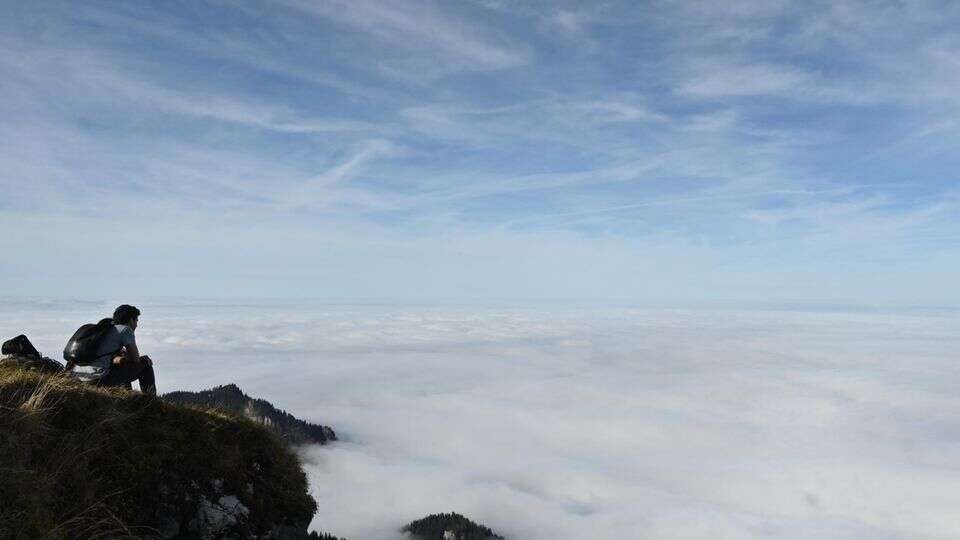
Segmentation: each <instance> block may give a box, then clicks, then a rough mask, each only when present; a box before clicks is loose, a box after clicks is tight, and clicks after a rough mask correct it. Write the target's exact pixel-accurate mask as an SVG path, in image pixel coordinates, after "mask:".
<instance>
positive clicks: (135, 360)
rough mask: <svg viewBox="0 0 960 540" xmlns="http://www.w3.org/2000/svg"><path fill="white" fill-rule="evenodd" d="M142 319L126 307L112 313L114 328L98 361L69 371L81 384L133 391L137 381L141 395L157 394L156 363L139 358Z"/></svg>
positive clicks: (101, 346) (103, 341) (102, 344)
mask: <svg viewBox="0 0 960 540" xmlns="http://www.w3.org/2000/svg"><path fill="white" fill-rule="evenodd" d="M139 319H140V310H139V309H137V308H136V307H134V306H130V305H127V304H124V305H122V306H119V307H118V308H117V309H116V310H115V311H114V312H113V326H111V327H110V328H109V329H108V330H107V333H106V334H105V335H104V336H103V338H102V339H101V341H100V343H99V346H98V347H97V357H96V360H94V361H93V362H92V363H90V364H89V365H84V366H70V367H69V371H70V372H71V373H72V374H73V376H75V377H77V378H78V379H80V380H83V381H86V382H90V383H93V384H96V385H98V386H123V387H126V388H131V384H130V383H132V382H133V381H138V382H139V384H140V391H141V392H143V393H146V394H154V395H156V393H157V385H156V377H155V375H154V372H153V361H152V360H150V357H149V356H140V350H139V349H138V348H137V340H136V337H135V335H134V331H135V330H136V329H137V324H138V323H139Z"/></svg>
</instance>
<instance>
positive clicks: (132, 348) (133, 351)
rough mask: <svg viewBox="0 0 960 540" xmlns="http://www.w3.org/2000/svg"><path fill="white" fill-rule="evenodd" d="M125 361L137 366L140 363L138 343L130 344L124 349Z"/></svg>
mask: <svg viewBox="0 0 960 540" xmlns="http://www.w3.org/2000/svg"><path fill="white" fill-rule="evenodd" d="M123 361H124V362H130V363H131V364H136V363H137V362H139V361H140V350H139V349H137V344H136V343H130V344H129V345H126V346H125V347H124V348H123Z"/></svg>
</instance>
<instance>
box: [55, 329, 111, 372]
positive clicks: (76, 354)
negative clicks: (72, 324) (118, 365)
mask: <svg viewBox="0 0 960 540" xmlns="http://www.w3.org/2000/svg"><path fill="white" fill-rule="evenodd" d="M111 328H113V319H101V320H100V322H98V323H97V324H85V325H83V326H81V327H80V328H78V329H77V331H76V332H74V333H73V337H71V338H70V341H67V346H66V347H64V349H63V359H64V360H66V361H67V364H68V365H75V366H88V365H90V364H92V363H93V361H94V360H96V359H97V358H103V357H104V356H107V355H108V354H109V355H110V356H113V355H115V354H117V353H118V352H120V351H121V350H122V349H123V348H122V347H121V348H120V349H117V350H115V351H113V352H110V353H102V354H97V351H98V350H100V342H102V341H103V337H104V336H106V335H107V332H108V331H109V330H110V329H111Z"/></svg>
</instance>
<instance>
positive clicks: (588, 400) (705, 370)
mask: <svg viewBox="0 0 960 540" xmlns="http://www.w3.org/2000/svg"><path fill="white" fill-rule="evenodd" d="M116 303H119V302H100V301H96V302H85V301H64V300H5V301H4V302H2V303H0V337H2V338H3V339H7V338H9V337H12V336H13V335H16V334H18V333H21V332H24V333H27V334H28V336H29V337H30V338H31V339H32V340H33V342H34V343H35V344H36V345H37V347H38V348H39V349H40V350H41V351H42V352H44V353H46V354H47V355H49V356H53V357H57V356H59V351H60V350H62V347H63V345H64V342H65V340H66V338H67V337H68V336H69V335H70V333H71V332H72V331H73V330H74V329H75V328H76V327H77V326H78V325H79V324H80V323H82V322H85V321H88V320H95V319H97V318H99V317H100V316H105V315H109V312H111V311H112V308H113V307H114V306H115V305H116ZM138 305H140V307H141V308H142V309H143V312H144V314H143V316H142V318H141V325H140V329H138V330H137V335H138V342H139V343H140V348H141V351H142V352H143V353H145V354H150V356H151V357H152V358H154V360H155V363H156V366H157V369H158V384H159V386H160V390H161V391H170V390H174V389H188V390H196V389H202V388H209V387H211V386H215V385H218V384H225V383H229V382H235V383H237V384H239V385H240V387H241V388H243V389H244V391H246V392H247V393H248V394H251V395H253V396H257V397H263V398H265V399H268V400H270V401H271V402H273V403H274V404H275V405H277V406H278V407H281V408H283V409H286V410H288V411H290V412H292V413H293V414H295V415H297V416H299V417H301V418H304V419H307V420H311V421H315V422H321V423H324V424H328V425H331V426H332V427H334V429H336V431H337V433H338V435H339V436H340V437H341V439H342V440H341V441H339V442H336V443H333V444H331V445H328V446H323V447H311V448H306V449H304V450H303V451H302V456H303V459H304V462H305V466H306V470H307V473H308V475H309V478H310V482H311V489H312V492H313V494H314V496H315V497H316V498H317V501H318V503H319V511H318V512H317V515H316V518H315V520H314V523H313V527H314V528H317V529H320V530H325V531H328V532H332V533H334V534H337V535H340V536H345V537H347V538H349V539H351V540H360V539H363V540H377V539H384V540H387V539H399V538H403V536H402V535H401V534H400V533H399V532H397V530H398V528H399V527H400V526H402V525H403V524H405V523H407V522H409V521H411V520H413V519H416V518H419V517H422V516H424V515H426V514H429V513H435V512H444V511H456V512H460V513H463V514H465V515H467V516H468V517H471V518H473V519H475V520H477V521H479V522H482V523H484V524H486V525H488V526H490V527H491V528H493V529H495V530H496V531H498V532H500V533H501V534H504V535H506V536H508V537H509V538H514V539H525V540H557V539H590V538H598V539H600V538H603V539H607V538H609V539H620V538H630V539H634V538H651V539H662V538H667V539H670V538H714V539H716V538H758V537H760V538H767V537H769V538H796V539H807V538H872V539H884V538H890V539H893V538H931V539H932V538H956V537H960V512H957V508H960V392H958V391H957V389H958V387H960V370H958V365H957V360H960V353H958V351H960V312H956V311H949V310H940V311H931V310H910V311H880V310H860V311H855V310H847V311H836V310H835V311H826V310H824V311H810V310H756V309H754V310H737V309H712V310H705V309H703V310H666V309H657V310H654V309H627V308H611V307H608V308H572V307H564V308H558V307H535V308H534V307H531V308H521V307H473V308H456V307H421V306H373V305H368V306H338V305H322V304H312V305H311V304H303V303H279V302H272V303H266V302H231V303H222V302H220V303H218V302H200V301H186V300H180V301H162V302H138Z"/></svg>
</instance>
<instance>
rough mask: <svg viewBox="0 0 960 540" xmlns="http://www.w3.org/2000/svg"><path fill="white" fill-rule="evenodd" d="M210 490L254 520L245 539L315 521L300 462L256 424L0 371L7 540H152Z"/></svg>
mask: <svg viewBox="0 0 960 540" xmlns="http://www.w3.org/2000/svg"><path fill="white" fill-rule="evenodd" d="M214 480H219V481H222V486H223V490H224V492H226V493H230V494H233V495H236V496H237V497H238V498H240V500H241V502H242V503H243V504H244V505H245V506H247V507H248V508H250V510H251V512H250V520H249V522H248V523H245V524H243V525H242V526H243V527H244V529H243V530H242V531H240V532H242V533H244V534H257V533H261V534H262V533H263V532H266V531H268V530H269V528H270V527H271V526H272V525H274V524H277V523H280V522H283V521H287V522H288V523H306V522H309V520H310V518H311V517H312V515H313V513H314V511H315V510H316V503H315V502H314V501H313V499H312V498H311V497H310V496H309V495H308V494H307V484H306V477H305V475H304V474H303V471H302V469H301V468H300V464H299V462H298V461H297V459H296V457H295V456H294V455H293V454H291V453H290V452H289V450H287V449H286V448H285V447H284V446H283V444H281V443H280V441H279V440H277V439H276V438H275V436H274V435H272V434H271V433H269V432H268V431H267V430H265V429H263V428H262V427H260V426H258V425H256V424H254V423H252V422H249V421H247V420H245V419H242V418H238V417H235V416H232V415H229V414H226V413H223V412H221V411H216V410H197V409H191V408H186V407H178V406H174V405H170V404H167V403H164V402H162V401H161V400H159V399H157V398H155V397H153V396H148V395H143V394H139V393H133V392H130V391H127V390H122V389H102V388H93V387H90V386H88V385H84V384H81V383H78V382H76V381H74V380H72V379H69V378H67V377H63V376H60V375H41V374H39V373H37V372H33V371H23V370H18V369H12V368H6V367H0V501H2V502H3V504H2V505H0V538H151V537H156V536H157V535H158V532H157V529H156V528H155V527H157V524H158V521H157V518H158V509H161V508H168V510H170V511H172V512H174V513H179V514H180V515H193V513H195V505H196V502H197V501H198V500H199V497H200V496H206V497H208V498H210V499H216V494H215V489H214V487H213V485H214V482H213V481H214ZM248 486H252V487H253V490H252V492H251V491H250V490H249V488H248ZM192 512H193V513H192Z"/></svg>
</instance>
